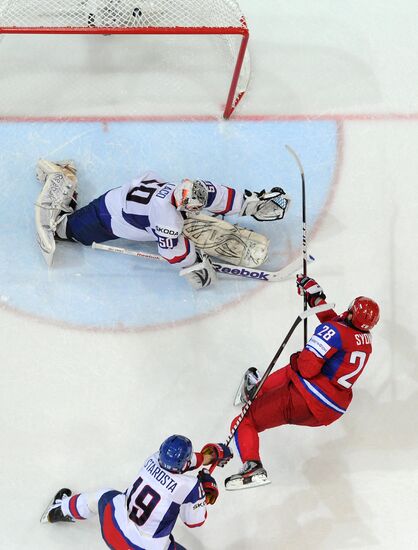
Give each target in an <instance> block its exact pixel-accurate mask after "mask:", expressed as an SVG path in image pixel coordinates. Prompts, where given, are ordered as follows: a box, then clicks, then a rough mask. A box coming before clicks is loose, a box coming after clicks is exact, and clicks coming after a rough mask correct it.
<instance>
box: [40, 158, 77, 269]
mask: <svg viewBox="0 0 418 550" xmlns="http://www.w3.org/2000/svg"><path fill="white" fill-rule="evenodd" d="M36 177H37V179H38V180H39V181H40V182H41V183H43V188H42V191H41V193H40V194H39V196H38V199H37V201H36V203H35V223H36V231H37V234H38V243H39V246H40V247H41V251H42V254H43V256H44V258H45V260H46V262H47V264H48V265H51V264H52V259H53V255H54V252H55V233H56V231H57V226H58V225H59V223H60V222H61V221H62V220H63V218H64V217H65V216H67V215H68V214H71V213H72V212H74V210H75V206H76V197H77V175H76V168H75V165H74V163H73V162H72V161H61V162H56V163H54V162H50V161H48V160H44V159H40V160H39V161H38V164H37V168H36Z"/></svg>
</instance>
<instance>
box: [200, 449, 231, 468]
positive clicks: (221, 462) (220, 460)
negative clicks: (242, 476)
mask: <svg viewBox="0 0 418 550" xmlns="http://www.w3.org/2000/svg"><path fill="white" fill-rule="evenodd" d="M200 452H201V453H202V455H205V456H209V455H211V457H212V460H211V462H210V464H216V466H219V467H220V468H223V467H224V466H225V465H226V464H228V462H229V461H230V460H231V458H233V457H234V455H233V453H232V451H231V449H230V448H229V447H228V446H227V445H225V443H206V445H205V446H204V447H203V448H202V450H201V451H200Z"/></svg>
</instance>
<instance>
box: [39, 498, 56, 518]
mask: <svg viewBox="0 0 418 550" xmlns="http://www.w3.org/2000/svg"><path fill="white" fill-rule="evenodd" d="M54 500H55V497H52V498H51V500H50V501H49V503H48V506H47V507H46V508H45V511H44V513H43V514H42V516H41V519H40V520H39V521H40V522H41V523H49V521H48V514H49V512H50V510H51V506H52V505H53V504H54Z"/></svg>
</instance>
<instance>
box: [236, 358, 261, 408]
mask: <svg viewBox="0 0 418 550" xmlns="http://www.w3.org/2000/svg"><path fill="white" fill-rule="evenodd" d="M260 380H261V375H260V373H259V371H258V370H257V369H256V368H255V367H250V368H249V369H247V370H246V371H245V374H244V376H243V377H242V380H241V382H240V385H239V386H238V389H237V392H236V394H235V399H234V405H235V406H238V405H245V404H246V403H247V402H248V401H250V400H251V399H253V397H254V393H255V390H256V389H257V386H258V383H259V382H260Z"/></svg>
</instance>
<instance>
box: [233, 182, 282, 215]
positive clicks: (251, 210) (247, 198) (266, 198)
mask: <svg viewBox="0 0 418 550" xmlns="http://www.w3.org/2000/svg"><path fill="white" fill-rule="evenodd" d="M289 203H290V198H289V196H288V195H286V193H285V192H284V191H283V189H282V188H281V187H273V189H272V190H271V191H267V192H266V191H264V189H263V191H260V192H257V191H248V190H247V189H246V190H245V192H244V201H243V203H242V207H241V212H240V216H252V217H253V218H255V219H256V220H258V221H259V222H269V221H274V220H281V219H282V218H284V215H285V213H286V211H287V209H288V207H289Z"/></svg>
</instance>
